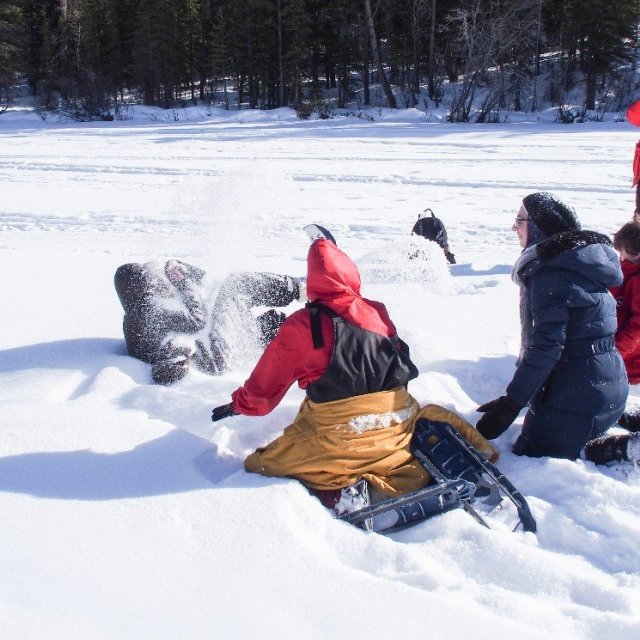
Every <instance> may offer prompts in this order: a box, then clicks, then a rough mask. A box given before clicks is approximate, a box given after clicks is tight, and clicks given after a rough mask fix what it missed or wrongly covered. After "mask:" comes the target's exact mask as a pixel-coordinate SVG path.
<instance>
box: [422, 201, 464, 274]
mask: <svg viewBox="0 0 640 640" xmlns="http://www.w3.org/2000/svg"><path fill="white" fill-rule="evenodd" d="M427 211H429V212H430V213H431V216H430V217H429V218H427V217H424V218H423V217H422V216H418V219H417V220H416V223H415V224H414V225H413V229H411V235H413V234H416V235H418V236H420V237H422V238H425V240H431V241H432V242H435V243H436V244H437V245H438V246H439V247H440V248H441V249H442V250H443V251H444V255H445V257H446V259H447V261H448V262H449V264H455V263H456V257H455V256H454V255H453V253H451V250H450V249H449V238H448V237H447V230H446V229H445V227H444V223H443V222H442V220H440V218H436V216H435V215H434V213H433V211H431V209H425V210H424V213H426V212H427Z"/></svg>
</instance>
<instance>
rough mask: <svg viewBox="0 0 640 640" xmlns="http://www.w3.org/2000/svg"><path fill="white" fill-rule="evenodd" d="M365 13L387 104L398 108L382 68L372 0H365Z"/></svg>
mask: <svg viewBox="0 0 640 640" xmlns="http://www.w3.org/2000/svg"><path fill="white" fill-rule="evenodd" d="M364 13H365V17H366V20H367V27H368V29H369V39H370V40H371V52H372V53H373V60H374V62H375V64H376V68H377V69H378V76H379V77H380V84H381V85H382V90H383V91H384V95H385V97H386V98H387V104H388V105H389V107H391V108H392V109H397V108H398V105H397V104H396V99H395V96H394V95H393V92H392V91H391V86H390V85H389V80H388V79H387V75H386V74H385V72H384V69H383V68H382V61H381V60H380V49H379V48H378V38H377V37H376V28H375V26H374V24H373V14H372V13H371V2H370V0H364Z"/></svg>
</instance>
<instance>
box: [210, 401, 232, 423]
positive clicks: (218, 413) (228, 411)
mask: <svg viewBox="0 0 640 640" xmlns="http://www.w3.org/2000/svg"><path fill="white" fill-rule="evenodd" d="M237 415H238V412H237V411H236V410H235V409H234V408H233V402H230V403H229V404H223V405H222V406H220V407H216V408H215V409H214V410H213V412H212V413H211V420H212V421H213V422H218V420H223V419H224V418H230V417H231V416H237Z"/></svg>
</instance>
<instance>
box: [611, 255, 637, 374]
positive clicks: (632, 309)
mask: <svg viewBox="0 0 640 640" xmlns="http://www.w3.org/2000/svg"><path fill="white" fill-rule="evenodd" d="M620 266H621V267H622V273H623V276H624V281H623V283H622V284H621V285H620V286H617V287H611V289H610V290H611V294H612V295H613V297H614V298H615V300H616V304H617V315H618V330H617V331H616V347H617V348H618V351H619V352H620V355H621V356H622V359H623V360H624V365H625V367H626V369H627V375H628V376H629V382H630V383H631V384H638V383H640V278H639V277H637V276H639V275H640V263H634V262H631V261H630V260H622V261H621V263H620Z"/></svg>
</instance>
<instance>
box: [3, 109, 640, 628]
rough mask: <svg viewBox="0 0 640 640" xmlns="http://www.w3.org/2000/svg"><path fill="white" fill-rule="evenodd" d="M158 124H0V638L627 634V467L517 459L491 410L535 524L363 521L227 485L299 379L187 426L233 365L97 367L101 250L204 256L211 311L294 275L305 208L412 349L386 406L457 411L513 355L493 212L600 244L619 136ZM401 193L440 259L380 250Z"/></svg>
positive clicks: (638, 527) (237, 482)
mask: <svg viewBox="0 0 640 640" xmlns="http://www.w3.org/2000/svg"><path fill="white" fill-rule="evenodd" d="M154 113H155V115H154ZM157 113H158V112H150V111H144V110H139V111H138V112H137V114H134V116H135V117H133V119H131V120H128V121H125V122H112V123H92V124H76V123H61V122H54V121H49V120H48V121H47V122H42V121H41V120H39V119H38V118H37V117H36V116H35V115H33V114H31V113H30V112H28V111H14V112H7V113H5V114H4V115H2V116H0V185H1V186H0V189H1V194H2V195H1V198H0V249H1V251H0V282H1V291H2V293H1V296H2V301H3V304H2V321H1V323H0V326H1V327H2V329H1V331H0V637H2V638H7V639H11V640H23V639H29V640H32V639H33V640H36V639H37V640H42V639H46V640H50V639H51V640H54V639H55V640H58V639H60V640H71V639H76V638H78V639H80V638H82V639H91V640H102V639H109V640H111V639H117V640H121V639H135V640H142V639H146V638H153V639H154V640H164V639H166V640H174V639H176V638H180V639H186V640H199V639H205V638H206V639H209V638H212V639H213V638H216V639H217V638H234V639H235V638H242V639H245V638H246V639H255V638H261V639H262V638H274V639H276V638H277V639H291V640H294V639H295V640H298V639H305V640H308V639H323V640H324V639H331V640H334V639H342V638H345V639H360V638H362V639H366V640H378V639H380V640H392V639H395V638H404V639H412V638H416V639H417V638H420V639H421V640H432V639H433V640H447V639H452V640H457V639H463V638H464V639H467V638H473V639H474V640H480V639H483V638H491V639H492V640H496V639H500V640H501V639H505V640H506V639H509V640H511V639H513V638H519V639H525V638H545V640H549V639H552V638H553V639H555V638H558V639H560V638H562V639H564V640H566V639H573V638H580V639H583V638H584V639H587V638H588V639H598V640H600V639H612V640H620V639H623V638H624V639H625V640H631V639H632V638H638V637H640V577H639V571H640V471H639V470H637V469H633V468H631V465H628V464H626V465H625V464H619V465H615V466H613V467H597V466H595V465H593V464H592V463H587V462H583V461H575V462H571V461H565V460H551V459H546V458H542V459H529V458H517V457H516V456H514V455H513V454H511V452H510V448H511V445H512V443H513V442H514V440H515V439H516V437H517V434H518V431H519V429H520V426H521V422H522V417H520V419H519V420H518V421H517V422H516V424H514V425H513V426H512V427H511V428H510V429H509V430H508V431H507V432H506V433H505V434H504V435H503V436H502V437H501V438H499V439H498V440H497V441H496V443H497V446H498V447H499V449H500V451H501V454H502V457H501V459H500V461H499V463H498V466H499V467H500V468H501V469H502V470H503V471H504V472H505V473H506V474H507V476H508V477H509V478H510V479H511V480H512V482H513V483H514V484H515V485H516V487H518V489H520V491H521V492H522V493H523V494H524V495H525V496H526V497H527V499H528V501H529V504H530V506H531V509H532V511H533V514H534V516H535V517H536V519H537V522H538V533H537V534H532V533H523V532H522V530H521V529H518V530H517V531H515V532H512V531H511V529H512V526H513V524H514V522H515V519H514V516H515V512H513V511H512V510H511V508H510V507H509V506H508V505H507V506H505V507H504V509H502V510H501V511H499V512H497V513H494V514H492V515H491V516H490V517H489V519H490V521H491V524H492V528H491V530H487V529H485V528H483V527H481V526H480V525H478V524H477V523H476V522H475V521H474V520H473V519H472V518H471V517H469V515H467V514H466V513H464V512H463V511H462V510H458V511H454V512H450V513H448V514H446V515H444V516H441V517H438V518H434V519H432V520H429V521H427V522H425V523H422V524H420V525H418V526H415V527H414V528H412V529H409V530H407V531H405V532H402V533H397V534H394V535H392V536H389V537H383V536H381V535H378V534H366V533H364V532H362V531H360V530H357V529H355V528H353V527H351V526H349V525H347V524H344V523H340V522H337V521H335V520H334V519H333V518H332V517H331V515H330V513H329V512H328V511H327V510H325V509H324V508H323V507H322V506H321V505H320V503H319V502H318V501H317V500H315V499H314V498H311V497H310V496H309V495H308V494H307V492H306V491H305V489H304V488H303V487H302V486H301V485H299V484H298V483H297V482H296V481H294V480H284V479H268V478H263V477H260V476H256V475H249V474H246V473H245V472H244V470H243V466H242V461H243V459H244V457H245V456H246V455H247V454H248V453H250V452H251V451H252V450H253V449H254V448H255V447H257V446H259V445H262V444H264V443H266V442H268V441H270V440H271V439H273V438H274V437H276V436H277V435H278V434H279V432H280V431H281V430H282V428H283V427H284V426H286V425H287V424H288V423H289V422H290V421H291V420H292V419H293V417H294V415H295V413H296V410H297V407H298V405H299V403H300V402H301V400H302V398H303V393H302V392H301V391H300V390H299V389H297V388H293V389H291V390H290V392H289V393H288V394H287V396H286V397H285V399H284V401H283V402H282V404H281V405H280V406H279V407H278V408H277V409H276V410H275V411H274V412H273V413H272V414H270V415H269V416H266V417H263V418H250V417H244V416H238V417H234V418H230V419H227V420H225V421H223V422H219V423H216V424H213V423H212V422H211V421H210V415H211V409H212V408H213V407H214V406H216V405H219V404H223V403H225V402H228V401H229V396H230V393H231V392H232V391H233V390H234V389H235V388H236V387H237V386H238V385H239V384H241V383H242V382H243V380H244V379H245V378H246V377H247V375H248V373H249V372H250V370H251V367H252V362H251V361H247V362H246V364H244V365H243V366H241V367H239V368H238V369H237V370H234V371H233V372H231V373H228V374H226V375H224V376H222V377H218V378H214V377H210V376H207V375H205V374H202V373H199V372H197V371H192V372H191V373H190V374H189V375H188V376H187V377H186V378H185V379H184V380H182V381H181V382H180V383H178V384H177V385H175V386H174V387H170V388H164V387H159V386H156V385H153V384H152V383H151V379H150V368H149V366H148V365H146V364H144V363H142V362H139V361H136V360H134V359H132V358H130V357H128V356H127V355H126V352H125V349H124V341H123V338H122V333H121V321H122V310H121V308H120V304H119V302H118V299H117V297H116V294H115V292H114V289H113V283H112V279H113V273H114V271H115V269H116V267H117V266H118V265H120V264H122V263H124V262H129V261H148V260H156V259H158V260H165V259H167V258H169V257H178V258H181V259H183V260H186V261H187V262H192V263H193V264H196V265H198V266H200V267H203V268H204V269H206V270H207V272H208V274H209V278H210V286H211V292H212V295H214V294H215V288H216V286H217V285H219V284H220V282H221V281H222V279H223V278H224V277H225V276H226V275H227V274H229V273H231V272H234V271H254V270H255V271H260V270H268V271H274V272H279V273H289V274H292V275H304V273H305V257H306V251H307V247H308V242H307V240H306V237H305V235H304V233H303V231H302V227H303V226H304V225H305V224H307V223H309V222H319V223H321V224H324V225H326V226H327V227H329V228H330V229H331V230H332V231H333V233H334V235H335V236H336V239H337V241H338V244H339V245H340V246H341V248H343V249H344V250H346V251H347V252H348V253H349V254H350V255H351V256H352V257H353V258H354V259H355V260H356V262H357V263H358V264H359V266H360V268H361V271H362V276H363V293H364V295H366V296H367V297H370V298H375V299H379V300H382V301H383V302H385V304H387V306H388V308H389V309H390V312H391V315H392V318H393V319H394V321H395V323H396V325H397V327H398V330H399V334H400V335H401V336H402V337H403V338H404V340H405V341H407V342H408V343H409V345H410V346H411V349H412V355H413V359H414V361H415V362H416V364H417V366H418V368H419V369H420V372H421V375H420V377H419V378H418V379H417V380H415V381H413V382H412V383H411V384H410V387H409V390H410V392H411V393H412V394H413V395H414V396H415V397H416V398H417V399H418V400H419V402H421V403H422V404H426V403H428V402H435V403H439V404H442V405H444V406H446V407H448V408H451V409H453V410H455V411H457V412H458V413H460V414H461V415H463V416H464V417H466V418H467V419H468V420H470V421H471V422H472V423H474V424H475V422H476V421H477V419H478V417H479V414H477V413H476V412H475V408H476V407H477V406H478V404H480V403H482V402H486V401H487V400H490V399H492V398H494V397H497V396H498V395H501V394H502V393H503V391H504V388H505V386H506V384H507V383H508V381H509V380H510V377H511V375H512V372H513V367H514V362H515V357H516V354H517V351H518V340H519V326H518V310H517V300H518V293H517V288H516V286H515V285H514V284H513V283H512V282H511V279H510V269H511V265H512V264H513V262H514V261H515V260H516V258H517V256H518V253H519V246H518V243H517V239H516V236H515V233H514V232H513V231H511V225H512V223H513V219H514V217H515V213H516V211H517V209H518V206H519V203H520V200H521V199H522V197H524V196H525V195H527V194H528V193H530V192H532V191H538V190H550V191H553V192H555V193H556V194H557V195H559V196H560V197H561V198H563V199H565V200H566V201H567V202H568V203H569V204H572V205H573V206H574V207H575V208H576V210H577V212H578V214H579V216H580V218H581V220H582V223H583V227H585V228H592V229H595V230H597V231H600V232H603V233H607V234H612V233H613V232H615V231H616V230H617V229H618V228H619V227H620V226H621V225H622V224H623V223H625V222H627V221H628V220H629V219H630V218H631V214H632V211H633V203H634V191H633V189H632V188H631V161H632V157H633V149H634V145H635V143H636V141H637V139H638V137H639V135H640V134H639V131H638V130H637V129H633V128H632V127H631V126H630V125H629V124H627V123H622V122H612V121H611V122H604V123H584V124H574V125H570V126H563V125H559V124H553V123H551V122H550V121H548V119H547V120H541V121H539V120H537V119H536V118H535V117H532V118H530V119H529V121H528V122H527V121H526V118H524V117H523V118H521V121H519V122H513V123H511V124H501V125H473V126H471V125H450V124H446V123H444V122H436V121H433V122H427V121H426V120H425V118H424V114H421V113H419V112H417V111H413V110H409V111H399V112H395V113H390V112H389V113H381V114H379V113H374V117H375V122H367V121H364V120H360V119H356V118H336V119H333V120H327V121H319V120H310V121H300V120H298V119H297V118H296V117H295V114H294V113H293V112H291V111H288V110H278V111H275V112H241V113H225V112H218V111H214V112H207V113H204V112H195V111H194V112H192V113H191V115H190V117H189V118H186V119H183V120H181V121H179V122H173V121H172V120H171V119H170V118H169V117H167V118H161V117H159V116H158V115H157ZM427 207H431V208H432V209H433V210H434V211H435V213H436V215H438V216H440V217H441V218H442V219H443V220H444V222H445V224H446V226H447V230H448V233H449V239H450V243H451V246H452V250H453V252H454V253H455V255H456V257H457V260H458V264H456V265H453V266H451V267H449V266H448V265H447V264H446V262H445V260H444V257H443V256H442V254H441V252H440V251H439V249H437V247H435V245H430V246H429V247H427V246H426V242H424V241H420V242H422V245H421V246H422V248H423V249H424V250H425V251H426V253H427V254H428V255H427V258H428V259H427V260H425V261H423V262H420V263H417V262H416V261H408V260H407V259H406V257H405V256H406V253H407V251H408V250H409V249H410V247H411V245H412V242H414V241H415V240H412V239H411V237H410V236H409V232H410V230H411V227H412V225H413V223H414V221H415V219H416V217H417V215H418V213H420V212H421V211H422V210H423V209H425V208H427ZM418 240H419V239H418ZM629 402H630V403H636V402H640V392H639V391H638V389H637V388H632V390H631V397H630V401H629Z"/></svg>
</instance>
